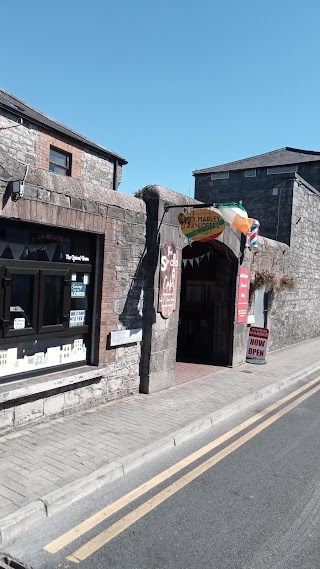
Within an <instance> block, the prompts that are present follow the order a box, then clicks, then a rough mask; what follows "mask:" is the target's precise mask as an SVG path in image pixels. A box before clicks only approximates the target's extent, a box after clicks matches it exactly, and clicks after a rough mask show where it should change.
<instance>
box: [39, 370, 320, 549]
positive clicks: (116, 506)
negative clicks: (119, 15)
mask: <svg viewBox="0 0 320 569" xmlns="http://www.w3.org/2000/svg"><path fill="white" fill-rule="evenodd" d="M319 380H320V376H319V377H317V378H316V379H313V380H312V381H310V382H309V383H308V384H306V385H304V386H302V387H300V388H299V389H296V390H295V391H293V392H292V393H290V394H289V395H286V397H283V398H282V399H280V401H277V402H276V403H273V404H272V405H270V406H269V407H267V408H266V409H264V410H263V411H261V412H260V413H257V414H256V415H254V416H253V417H250V418H249V419H247V420H246V421H244V422H243V423H241V424H240V425H237V426H236V427H234V428H233V429H231V430H230V431H228V432H227V433H225V434H224V435H221V436H220V437H218V438H217V439H215V440H214V441H211V442H210V443H208V444H207V445H205V446H204V447H202V448H200V449H199V450H197V451H195V452H194V453H192V454H190V455H189V456H187V457H186V458H184V459H182V460H180V461H179V462H177V463H176V464H174V465H173V466H171V467H170V468H168V469H167V470H164V471H163V472H161V473H160V474H158V475H157V476H154V477H153V478H151V479H150V480H148V481H147V482H145V483H144V484H142V485H141V486H139V487H138V488H135V490H132V491H131V492H129V493H128V494H126V495H125V496H122V497H121V498H119V500H116V501H115V502H113V504H110V505H109V506H106V507H105V508H103V509H102V510H100V511H99V512H97V513H96V514H94V515H93V516H91V517H90V518H88V519H86V520H84V521H83V522H82V523H80V524H78V525H77V526H75V527H74V528H72V529H71V530H69V531H68V532H66V533H65V534H63V535H61V536H60V537H58V538H57V539H55V540H54V541H52V542H51V543H49V544H48V545H45V547H44V548H43V549H44V550H45V551H48V552H49V553H57V552H58V551H61V549H63V548H64V547H66V546H67V545H69V543H72V542H73V541H75V540H76V539H77V538H78V537H81V536H82V535H84V534H85V533H86V532H87V531H89V530H91V529H93V528H94V527H95V526H96V525H98V524H100V523H101V522H103V521H105V520H106V519H107V518H109V517H110V516H112V515H113V514H115V513H116V512H118V511H119V510H121V509H122V508H124V507H125V506H128V505H129V504H131V502H133V501H134V500H136V499H137V498H140V497H141V496H143V494H145V493H146V492H149V490H152V489H153V488H155V487H156V486H158V485H159V484H161V483H162V482H164V481H165V480H167V479H168V478H170V477H171V476H173V475H174V474H177V473H178V472H180V471H181V470H182V469H183V468H185V467H187V466H189V465H190V464H192V463H193V462H195V461H196V460H198V459H199V458H201V457H202V456H204V455H205V454H207V453H208V452H210V451H211V450H214V449H215V448H217V447H218V446H220V445H221V444H223V443H224V442H226V441H227V440H229V439H230V438H232V437H234V436H235V435H237V434H239V433H240V432H241V431H243V430H244V429H246V428H248V427H250V426H251V425H252V424H254V423H256V422H257V421H259V420H260V419H261V418H262V417H265V416H266V415H268V414H269V413H271V412H272V411H274V410H275V409H277V408H278V407H280V406H281V405H283V404H284V403H286V402H287V401H290V399H293V398H294V397H296V396H297V395H299V394H300V393H301V392H303V391H306V389H309V388H310V387H311V386H312V385H314V384H315V383H317V382H319Z"/></svg>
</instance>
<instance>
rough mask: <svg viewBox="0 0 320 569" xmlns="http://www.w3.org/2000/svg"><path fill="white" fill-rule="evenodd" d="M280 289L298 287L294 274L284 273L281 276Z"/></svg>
mask: <svg viewBox="0 0 320 569" xmlns="http://www.w3.org/2000/svg"><path fill="white" fill-rule="evenodd" d="M279 288H280V290H283V289H288V290H294V289H295V288H296V280H295V278H294V277H293V276H292V275H282V276H281V277H280V286H279Z"/></svg>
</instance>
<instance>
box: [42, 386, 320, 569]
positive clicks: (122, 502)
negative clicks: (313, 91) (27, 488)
mask: <svg viewBox="0 0 320 569" xmlns="http://www.w3.org/2000/svg"><path fill="white" fill-rule="evenodd" d="M319 381H320V376H319V377H317V378H316V379H314V380H312V381H310V382H309V383H308V384H306V385H305V386H303V387H301V388H299V389H297V390H296V391H294V392H293V393H290V394H289V395H287V396H286V397H284V398H283V399H280V401H277V402H276V403H274V404H273V405H270V406H269V407H267V408H266V409H264V410H263V411H261V412H260V413H257V414H256V415H254V416H253V417H251V418H250V419H248V420H247V421H244V422H243V423H241V424H240V425H237V426H236V427H235V428H233V429H231V430H230V431H228V432H227V433H225V434H224V435H222V436H221V437H218V438H217V439H215V440H214V441H212V442H210V443H209V444H207V445H205V446H204V447H202V448H200V449H199V450H197V451H196V452H194V453H192V454H190V455H189V456H187V457H186V458H184V459H183V460H180V461H179V462H177V463H176V464H174V465H173V466H171V467H170V468H168V469H167V470H165V471H163V472H161V473H160V474H158V475H157V476H155V477H153V478H151V479H150V480H148V481H147V482H145V483H144V484H142V485H141V486H139V487H138V488H136V489H135V490H133V491H132V492H129V493H128V494H126V495H125V496H123V497H122V498H120V499H119V500H116V502H113V504H110V505H109V506H107V507H105V508H103V509H102V510H100V511H99V512H97V513H96V514H94V515H93V516H91V517H90V518H88V519H86V520H85V521H84V522H82V523H80V524H79V525H77V526H76V527H74V528H72V529H71V530H70V531H68V532H67V533H65V534H63V535H61V536H60V537H58V538H57V539H55V540H54V541H52V542H51V543H49V544H48V545H46V546H45V547H44V550H45V551H48V552H49V553H57V552H58V551H61V549H63V548H64V547H66V546H67V545H69V544H70V543H72V542H73V541H75V540H76V539H78V538H79V537H81V536H82V535H84V534H85V533H86V532H88V531H89V530H91V529H93V528H94V527H95V526H97V525H98V524H100V523H101V522H103V521H105V520H106V519H108V518H109V517H110V516H112V515H113V514H115V513H116V512H119V511H120V510H121V509H123V508H124V507H126V506H128V505H129V504H131V503H132V502H133V501H134V500H136V499H137V498H139V497H141V496H143V495H144V494H146V493H147V492H149V491H150V490H152V489H153V488H155V487H156V486H158V485H159V484H161V483H163V482H164V481H166V480H168V478H170V477H171V476H173V475H174V474H177V473H178V472H180V471H181V470H183V469H184V468H186V467H187V466H189V465H190V464H192V463H193V462H195V461H196V460H198V459H199V458H202V457H203V456H204V455H205V454H207V453H209V452H210V451H212V450H214V449H215V448H217V447H218V446H220V445H221V444H223V443H224V442H226V441H228V440H229V439H231V438H232V437H234V436H235V435H238V434H239V433H240V432H242V431H244V430H245V429H247V428H248V427H250V426H251V425H253V424H254V423H256V422H258V421H259V420H260V419H262V418H263V417H265V416H266V415H269V414H270V413H272V411H275V410H276V409H278V408H279V407H281V406H283V405H284V404H285V403H287V402H288V401H290V400H292V399H295V398H297V399H295V400H294V401H293V402H292V403H290V404H289V405H286V406H285V407H284V408H283V409H281V410H280V411H278V412H277V413H275V414H273V415H272V416H271V417H268V418H267V419H266V420H265V421H263V422H261V423H260V424H259V425H257V426H256V427H255V428H253V429H251V430H250V431H249V432H247V433H245V434H244V435H243V436H241V437H240V438H238V439H237V440H235V441H234V442H231V443H230V444H229V445H228V446H226V447H225V448H223V449H222V450H220V451H219V452H218V453H216V454H215V455H214V456H212V457H210V458H209V459H207V460H206V461H204V462H203V463H201V464H200V465H199V466H197V467H195V468H194V469H193V470H191V471H190V472H188V473H187V474H184V475H183V476H181V478H179V479H178V480H176V481H175V482H173V483H172V484H171V485H170V486H167V487H166V488H165V489H164V490H161V491H160V492H158V493H157V494H156V495H155V496H153V497H152V498H150V499H149V500H147V501H146V502H144V503H143V504H142V505H141V506H139V507H137V508H136V509H134V510H133V511H132V512H130V513H129V514H127V515H125V516H124V517H122V518H121V519H120V520H119V521H117V522H115V523H114V524H112V525H111V526H110V527H108V528H107V529H106V530H104V531H103V532H101V533H100V534H99V535H97V536H96V537H94V538H93V539H91V540H90V541H88V542H87V543H85V544H84V545H83V546H82V547H80V548H79V549H77V550H76V551H75V552H74V553H72V555H70V556H68V557H67V560H68V561H72V562H73V563H80V561H83V560H84V559H87V557H89V556H90V555H92V554H93V553H94V552H96V551H97V550H98V549H100V548H101V547H103V546H104V545H105V544H106V543H108V542H109V541H110V540H112V539H113V538H114V537H116V536H117V535H119V534H120V533H122V532H123V531H124V530H125V529H127V528H128V527H129V526H131V525H132V524H134V523H135V522H136V521H137V520H139V519H140V518H142V517H143V516H145V515H146V514H148V513H149V512H150V511H152V510H153V509H154V508H156V507H157V506H159V505H160V504H161V503H162V502H164V501H165V500H167V499H168V498H170V497H171V496H172V495H173V494H175V493H176V492H178V491H179V490H181V488H183V487H184V486H186V485H187V484H189V483H190V482H192V481H193V480H195V479H196V478H198V477H199V476H201V475H202V474H203V473H204V472H206V471H207V470H208V469H209V468H211V467H212V466H214V465H215V464H217V463H218V462H220V461H221V460H222V459H223V458H225V457H226V456H228V455H229V454H231V453H232V452H233V451H234V450H236V449H237V448H239V447H241V446H242V445H244V444H245V443H246V442H247V441H249V440H250V439H252V438H253V437H255V436H256V435H257V434H258V433H260V432H261V431H263V430H264V429H266V428H267V427H268V426H269V425H272V424H273V423H274V422H275V421H277V420H278V419H280V417H282V416H283V415H285V414H286V413H288V412H289V411H291V409H294V407H296V406H297V405H299V404H300V403H302V401H304V400H305V399H308V398H309V397H311V396H312V395H313V394H314V393H316V392H317V391H319V390H320V384H319ZM317 383H318V385H316V384H317ZM313 386H315V387H313ZM301 393H303V394H302V395H300V394H301ZM299 395H300V397H299Z"/></svg>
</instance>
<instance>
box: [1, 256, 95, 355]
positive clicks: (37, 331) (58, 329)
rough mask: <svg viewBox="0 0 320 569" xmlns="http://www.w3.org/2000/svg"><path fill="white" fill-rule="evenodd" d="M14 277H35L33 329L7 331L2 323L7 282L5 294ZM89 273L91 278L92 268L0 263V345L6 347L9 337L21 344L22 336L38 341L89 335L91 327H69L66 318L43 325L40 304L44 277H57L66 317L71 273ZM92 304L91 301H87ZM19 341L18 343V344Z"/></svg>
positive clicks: (6, 313)
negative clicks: (60, 321) (30, 275)
mask: <svg viewBox="0 0 320 569" xmlns="http://www.w3.org/2000/svg"><path fill="white" fill-rule="evenodd" d="M13 272H14V273H15V274H17V273H18V274H19V273H21V274H34V275H35V278H36V281H35V289H34V306H33V322H34V324H35V326H36V328H33V329H28V330H26V329H22V330H10V331H9V330H8V329H7V326H6V324H5V322H6V321H7V320H9V311H8V308H9V307H10V301H11V294H10V290H9V289H10V282H8V286H9V289H8V290H7V294H6V280H5V279H6V278H9V280H10V276H11V274H12V273H13ZM83 272H85V273H88V274H90V275H92V265H91V264H88V265H87V264H85V263H83V264H80V263H75V264H70V263H56V264H55V266H53V265H52V263H50V262H47V261H37V262H36V263H35V262H34V261H16V260H11V259H1V260H0V278H1V280H0V285H1V286H0V338H1V343H2V344H5V343H8V342H12V337H13V336H14V337H19V341H22V338H23V337H24V336H28V340H37V339H39V338H43V339H44V338H51V337H67V336H74V335H75V334H87V333H89V329H90V325H89V324H83V325H80V326H72V327H70V326H69V318H65V319H64V321H63V323H61V324H56V325H49V326H44V325H43V303H44V285H43V283H44V280H43V279H44V278H45V276H46V275H58V276H63V277H64V285H65V286H64V294H63V312H64V316H67V314H69V311H70V305H71V302H70V300H71V299H69V291H70V286H71V282H72V281H71V279H70V276H71V275H72V273H83ZM89 302H91V301H89ZM20 338H21V340H20Z"/></svg>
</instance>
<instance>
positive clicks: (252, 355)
mask: <svg viewBox="0 0 320 569" xmlns="http://www.w3.org/2000/svg"><path fill="white" fill-rule="evenodd" d="M268 337H269V330H268V328H258V327H257V326H251V328H250V330H249V338H248V345H247V354H246V362H248V363H250V364H265V363H266V352H267V343H268Z"/></svg>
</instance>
